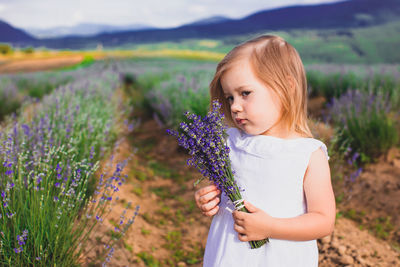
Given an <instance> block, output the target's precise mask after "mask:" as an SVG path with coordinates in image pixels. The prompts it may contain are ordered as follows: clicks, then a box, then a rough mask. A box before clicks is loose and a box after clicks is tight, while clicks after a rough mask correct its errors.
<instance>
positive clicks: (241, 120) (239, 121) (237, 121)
mask: <svg viewBox="0 0 400 267" xmlns="http://www.w3.org/2000/svg"><path fill="white" fill-rule="evenodd" d="M244 121H245V119H236V123H237V124H242V123H243V122H244Z"/></svg>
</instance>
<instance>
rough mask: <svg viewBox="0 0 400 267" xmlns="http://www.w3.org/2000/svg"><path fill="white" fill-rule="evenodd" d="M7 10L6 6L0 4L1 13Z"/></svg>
mask: <svg viewBox="0 0 400 267" xmlns="http://www.w3.org/2000/svg"><path fill="white" fill-rule="evenodd" d="M4 10H6V6H5V5H4V4H0V13H1V12H3V11H4Z"/></svg>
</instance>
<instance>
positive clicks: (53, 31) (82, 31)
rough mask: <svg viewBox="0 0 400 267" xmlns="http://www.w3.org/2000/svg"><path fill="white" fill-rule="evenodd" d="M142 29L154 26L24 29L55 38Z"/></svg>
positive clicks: (37, 35)
mask: <svg viewBox="0 0 400 267" xmlns="http://www.w3.org/2000/svg"><path fill="white" fill-rule="evenodd" d="M144 29H155V27H152V26H149V25H144V24H132V25H125V26H114V25H106V24H93V23H81V24H77V25H75V26H62V27H54V28H48V29H38V28H27V29H26V31H27V32H29V33H30V34H32V35H33V36H35V37H37V38H56V37H65V36H69V35H74V36H90V35H96V34H100V33H113V32H121V31H135V30H144Z"/></svg>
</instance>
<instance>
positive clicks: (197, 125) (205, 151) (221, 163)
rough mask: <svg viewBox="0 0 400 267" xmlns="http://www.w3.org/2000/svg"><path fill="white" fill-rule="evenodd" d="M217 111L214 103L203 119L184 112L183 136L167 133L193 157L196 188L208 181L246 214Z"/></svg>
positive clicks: (221, 117) (261, 242)
mask: <svg viewBox="0 0 400 267" xmlns="http://www.w3.org/2000/svg"><path fill="white" fill-rule="evenodd" d="M220 107H221V104H220V103H219V102H218V101H214V102H213V108H212V111H209V112H208V114H207V116H205V117H204V118H201V116H199V115H195V114H191V113H189V112H186V113H185V116H186V117H187V118H188V119H189V120H192V122H189V124H187V123H185V122H182V123H181V124H180V128H181V129H182V130H183V133H179V132H177V131H174V130H170V129H168V130H167V133H168V134H170V135H173V136H175V137H177V139H178V143H179V145H180V146H182V147H184V148H185V149H187V150H189V155H191V156H192V157H191V158H190V159H188V161H187V164H188V165H189V166H194V167H196V168H197V169H198V170H199V171H200V172H201V174H202V175H203V177H202V178H200V179H199V180H198V181H197V182H196V183H195V185H196V184H197V183H198V182H200V181H201V180H202V179H204V178H205V177H207V178H208V179H209V180H210V181H212V182H214V184H215V185H216V186H217V187H218V189H220V190H221V192H224V193H225V194H226V195H227V196H228V197H229V199H230V200H231V201H232V203H233V204H234V205H235V209H236V210H239V211H244V212H249V211H248V210H247V209H246V207H245V206H244V205H243V199H242V196H241V194H240V190H239V187H238V186H237V184H236V181H235V179H234V177H233V172H232V169H231V163H230V160H229V147H228V146H227V145H226V144H225V139H226V137H227V136H228V135H227V133H226V128H227V127H226V126H225V125H224V124H223V120H224V115H223V114H221V113H220V112H219V110H220ZM268 241H269V240H268V238H267V239H264V240H259V241H250V242H249V243H250V247H251V248H259V247H261V246H262V245H264V244H265V243H266V242H268Z"/></svg>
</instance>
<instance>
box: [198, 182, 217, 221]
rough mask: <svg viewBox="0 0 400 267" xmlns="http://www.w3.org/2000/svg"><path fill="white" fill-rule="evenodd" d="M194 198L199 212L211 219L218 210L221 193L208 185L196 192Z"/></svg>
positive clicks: (213, 186)
mask: <svg viewBox="0 0 400 267" xmlns="http://www.w3.org/2000/svg"><path fill="white" fill-rule="evenodd" d="M194 198H195V200H196V205H197V207H198V208H199V209H200V210H201V212H202V213H203V214H204V215H206V216H208V217H211V216H213V215H215V214H216V213H217V212H218V210H219V206H218V204H219V202H220V201H221V191H220V190H219V189H218V188H217V187H216V186H215V185H208V186H205V187H203V188H200V189H199V190H197V191H196V193H195V194H194Z"/></svg>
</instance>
